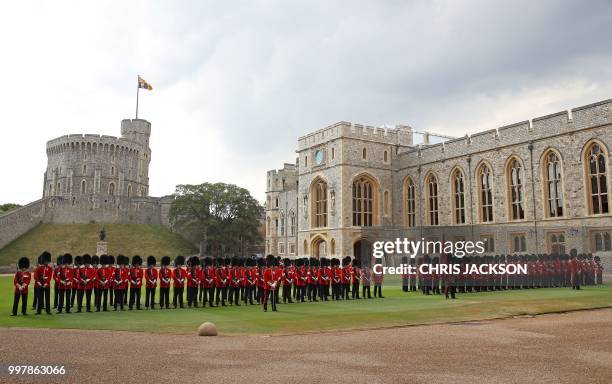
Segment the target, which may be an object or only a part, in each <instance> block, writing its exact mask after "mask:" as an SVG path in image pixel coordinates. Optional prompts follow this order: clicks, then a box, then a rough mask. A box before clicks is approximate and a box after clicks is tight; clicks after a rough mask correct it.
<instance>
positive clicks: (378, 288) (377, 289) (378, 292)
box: [374, 284, 383, 297]
mask: <svg viewBox="0 0 612 384" xmlns="http://www.w3.org/2000/svg"><path fill="white" fill-rule="evenodd" d="M374 297H383V295H382V286H381V285H376V284H375V285H374Z"/></svg>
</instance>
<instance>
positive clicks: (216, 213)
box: [170, 183, 263, 256]
mask: <svg viewBox="0 0 612 384" xmlns="http://www.w3.org/2000/svg"><path fill="white" fill-rule="evenodd" d="M174 199H175V200H174V202H173V203H172V206H171V208H170V222H171V223H172V224H173V225H174V227H175V228H176V229H177V230H178V231H179V232H181V234H183V236H185V237H186V238H188V239H190V240H192V241H194V242H195V243H199V245H200V255H203V254H204V253H205V252H207V251H209V252H211V253H213V254H216V255H217V256H224V255H225V253H226V250H228V249H233V250H237V249H240V253H241V254H242V255H243V256H245V255H244V249H245V247H246V245H247V244H253V243H256V242H260V241H261V240H262V239H261V234H260V233H259V231H258V227H259V218H260V217H261V215H262V213H263V207H262V206H261V205H260V204H259V203H258V202H257V200H255V199H254V198H253V197H252V196H251V194H250V193H249V191H247V190H246V189H244V188H240V187H238V186H236V185H233V184H225V183H215V184H212V183H203V184H199V185H191V184H182V185H178V186H177V187H176V191H175V193H174Z"/></svg>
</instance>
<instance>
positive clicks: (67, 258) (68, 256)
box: [62, 253, 72, 264]
mask: <svg viewBox="0 0 612 384" xmlns="http://www.w3.org/2000/svg"><path fill="white" fill-rule="evenodd" d="M62 264H72V255H71V254H69V253H65V254H64V256H62Z"/></svg>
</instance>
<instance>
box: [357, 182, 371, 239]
mask: <svg viewBox="0 0 612 384" xmlns="http://www.w3.org/2000/svg"><path fill="white" fill-rule="evenodd" d="M373 208H374V187H373V185H372V182H371V181H370V180H368V179H367V178H365V177H361V178H359V179H357V180H355V181H354V182H353V225H354V226H357V227H371V226H372V225H373V220H372V219H373V211H374V209H373Z"/></svg>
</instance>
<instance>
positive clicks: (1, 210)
mask: <svg viewBox="0 0 612 384" xmlns="http://www.w3.org/2000/svg"><path fill="white" fill-rule="evenodd" d="M19 207H21V205H19V204H13V203H6V204H0V213H5V212H8V211H10V210H11V209H15V208H19Z"/></svg>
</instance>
